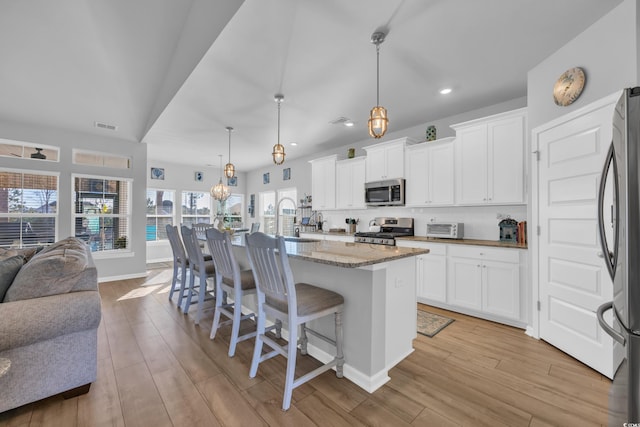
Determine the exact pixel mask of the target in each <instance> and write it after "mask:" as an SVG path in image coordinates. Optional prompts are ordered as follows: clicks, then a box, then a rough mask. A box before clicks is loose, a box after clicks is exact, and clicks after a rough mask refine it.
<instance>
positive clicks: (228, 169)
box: [224, 163, 236, 179]
mask: <svg viewBox="0 0 640 427" xmlns="http://www.w3.org/2000/svg"><path fill="white" fill-rule="evenodd" d="M235 174H236V167H235V166H234V165H233V163H227V164H226V165H224V176H226V177H227V178H229V179H231V178H233V177H234V175H235Z"/></svg>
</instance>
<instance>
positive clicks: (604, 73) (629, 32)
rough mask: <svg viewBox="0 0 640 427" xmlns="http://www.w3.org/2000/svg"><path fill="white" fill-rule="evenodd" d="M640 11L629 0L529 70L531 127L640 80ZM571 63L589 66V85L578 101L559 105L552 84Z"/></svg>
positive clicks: (528, 91)
mask: <svg viewBox="0 0 640 427" xmlns="http://www.w3.org/2000/svg"><path fill="white" fill-rule="evenodd" d="M638 13H640V11H639V10H638V7H637V3H636V0H625V1H624V2H623V3H621V4H620V6H618V7H616V8H615V9H613V10H612V11H611V12H609V13H608V14H606V15H605V16H604V17H602V18H601V19H600V20H598V21H597V22H596V23H594V24H593V25H592V26H591V27H589V28H587V29H586V30H585V31H584V32H582V33H581V34H579V35H578V36H577V37H576V38H574V39H573V40H571V41H570V42H569V43H567V44H566V45H564V46H562V47H560V48H559V49H558V50H557V51H556V52H554V53H553V54H551V55H550V56H549V57H548V58H546V59H545V60H544V61H542V62H541V63H540V64H538V65H537V66H536V67H534V68H533V69H531V70H530V71H529V74H528V78H527V95H528V102H527V103H528V107H529V108H528V111H529V128H530V129H533V128H535V127H537V126H539V125H541V124H543V123H546V122H549V121H551V120H553V119H555V118H557V117H560V116H562V115H564V114H567V113H569V112H571V111H573V110H575V109H578V108H582V107H584V106H585V105H587V104H589V103H591V102H593V101H595V100H598V99H600V98H603V97H605V96H607V95H610V94H612V93H614V92H616V91H619V90H621V89H623V88H625V87H632V86H635V85H637V84H638V82H639V81H640V78H639V76H638V73H639V72H640V70H639V69H638V46H639V44H638V34H637V32H638V27H637V23H638ZM571 67H582V68H583V69H584V70H585V74H586V85H585V88H584V90H583V92H582V95H581V96H580V98H578V100H577V101H576V102H574V103H573V104H571V105H570V106H568V107H559V106H557V105H556V104H555V103H554V102H553V96H552V89H553V85H554V83H555V82H556V79H557V78H558V77H560V75H561V74H562V73H563V72H564V71H565V70H567V69H568V68H571Z"/></svg>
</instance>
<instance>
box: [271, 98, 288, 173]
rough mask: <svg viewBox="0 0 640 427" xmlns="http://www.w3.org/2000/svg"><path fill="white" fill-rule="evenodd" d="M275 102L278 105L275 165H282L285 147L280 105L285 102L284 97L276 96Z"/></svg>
mask: <svg viewBox="0 0 640 427" xmlns="http://www.w3.org/2000/svg"><path fill="white" fill-rule="evenodd" d="M274 100H275V101H276V102H277V103H278V143H277V144H276V145H274V146H273V153H271V154H272V155H273V163H275V164H276V165H281V164H283V163H284V156H285V155H286V154H285V152H284V147H283V146H282V144H280V104H282V101H284V95H282V94H276V95H275V97H274Z"/></svg>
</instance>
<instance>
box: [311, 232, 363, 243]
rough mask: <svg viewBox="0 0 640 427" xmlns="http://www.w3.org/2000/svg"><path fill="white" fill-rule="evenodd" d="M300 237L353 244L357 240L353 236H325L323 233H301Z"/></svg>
mask: <svg viewBox="0 0 640 427" xmlns="http://www.w3.org/2000/svg"><path fill="white" fill-rule="evenodd" d="M300 237H302V238H305V239H314V240H329V241H334V242H345V243H353V242H355V238H354V237H353V235H351V234H344V235H340V234H323V233H300Z"/></svg>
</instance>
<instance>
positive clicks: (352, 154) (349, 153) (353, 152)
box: [347, 148, 356, 159]
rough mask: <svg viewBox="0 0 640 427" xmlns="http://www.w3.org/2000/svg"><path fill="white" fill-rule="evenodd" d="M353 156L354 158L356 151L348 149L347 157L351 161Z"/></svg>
mask: <svg viewBox="0 0 640 427" xmlns="http://www.w3.org/2000/svg"><path fill="white" fill-rule="evenodd" d="M355 156H356V149H355V148H349V151H348V152H347V157H348V158H350V159H353V158H354V157H355Z"/></svg>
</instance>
